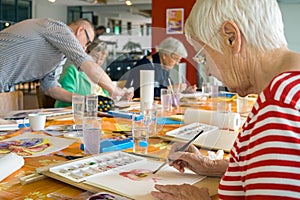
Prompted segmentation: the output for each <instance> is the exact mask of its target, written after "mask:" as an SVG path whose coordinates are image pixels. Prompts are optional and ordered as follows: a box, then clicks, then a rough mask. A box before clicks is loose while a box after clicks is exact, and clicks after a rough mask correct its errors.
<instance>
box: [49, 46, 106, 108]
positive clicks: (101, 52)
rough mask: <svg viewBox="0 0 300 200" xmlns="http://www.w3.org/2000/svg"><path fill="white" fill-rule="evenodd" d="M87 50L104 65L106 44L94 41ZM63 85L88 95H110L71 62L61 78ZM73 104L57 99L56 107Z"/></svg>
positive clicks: (69, 89)
mask: <svg viewBox="0 0 300 200" xmlns="http://www.w3.org/2000/svg"><path fill="white" fill-rule="evenodd" d="M87 52H88V53H89V54H90V55H91V56H92V58H93V59H94V60H95V62H96V63H97V64H98V65H100V66H101V65H102V64H103V63H104V61H105V59H106V57H107V55H108V51H107V48H106V44H105V43H104V42H101V41H99V40H96V41H95V42H93V43H92V44H91V45H90V46H89V47H88V49H87ZM59 83H60V84H61V87H62V88H64V89H66V90H67V91H69V92H72V93H75V94H79V95H82V96H86V95H89V94H97V95H102V96H109V94H108V92H107V91H106V90H104V89H102V88H101V87H99V86H96V85H95V84H94V83H93V82H92V81H90V79H89V78H88V76H87V75H86V74H85V73H84V72H83V71H79V70H77V69H76V67H75V65H73V64H71V65H69V66H68V67H66V68H65V69H64V71H63V73H62V75H61V77H60V79H59ZM68 106H72V102H63V101H58V100H57V101H56V102H55V105H54V107H55V108H61V107H68Z"/></svg>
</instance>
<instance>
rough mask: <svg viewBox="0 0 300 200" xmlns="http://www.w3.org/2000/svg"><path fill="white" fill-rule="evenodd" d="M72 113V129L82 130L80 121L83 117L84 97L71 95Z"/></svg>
mask: <svg viewBox="0 0 300 200" xmlns="http://www.w3.org/2000/svg"><path fill="white" fill-rule="evenodd" d="M72 112H73V121H74V128H75V129H76V130H82V121H83V116H84V96H81V95H78V94H73V95H72Z"/></svg>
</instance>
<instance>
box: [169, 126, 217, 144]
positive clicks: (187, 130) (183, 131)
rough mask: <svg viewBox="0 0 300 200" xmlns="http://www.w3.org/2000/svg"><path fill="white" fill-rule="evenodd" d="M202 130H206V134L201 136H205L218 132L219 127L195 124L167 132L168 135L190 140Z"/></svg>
mask: <svg viewBox="0 0 300 200" xmlns="http://www.w3.org/2000/svg"><path fill="white" fill-rule="evenodd" d="M201 130H204V132H203V133H202V134H201V135H204V134H208V133H212V132H215V131H218V130H219V128H218V127H217V126H212V125H208V124H202V123H199V122H195V123H192V124H189V125H185V126H181V127H180V128H177V129H174V130H172V131H168V132H166V135H167V136H172V137H176V138H179V139H183V140H190V139H192V138H193V137H194V136H195V135H196V134H197V133H198V132H199V131H201Z"/></svg>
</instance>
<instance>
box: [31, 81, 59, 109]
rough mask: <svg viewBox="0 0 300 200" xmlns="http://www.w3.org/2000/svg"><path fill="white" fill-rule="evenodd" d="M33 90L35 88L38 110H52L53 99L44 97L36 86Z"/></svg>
mask: <svg viewBox="0 0 300 200" xmlns="http://www.w3.org/2000/svg"><path fill="white" fill-rule="evenodd" d="M35 88H36V95H37V100H38V104H39V108H54V104H55V99H53V98H52V97H50V96H47V95H45V94H44V93H43V92H42V90H41V88H40V86H39V85H37V86H36V87H35Z"/></svg>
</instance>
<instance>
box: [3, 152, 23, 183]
mask: <svg viewBox="0 0 300 200" xmlns="http://www.w3.org/2000/svg"><path fill="white" fill-rule="evenodd" d="M23 165H24V159H23V157H21V156H18V155H17V154H15V153H9V154H7V155H5V156H3V157H2V158H0V181H2V180H3V179H5V178H6V177H8V176H9V175H11V174H12V173H14V172H15V171H17V170H18V169H20V168H21V167H22V166H23Z"/></svg>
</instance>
